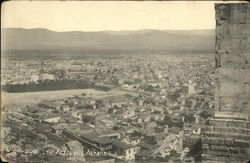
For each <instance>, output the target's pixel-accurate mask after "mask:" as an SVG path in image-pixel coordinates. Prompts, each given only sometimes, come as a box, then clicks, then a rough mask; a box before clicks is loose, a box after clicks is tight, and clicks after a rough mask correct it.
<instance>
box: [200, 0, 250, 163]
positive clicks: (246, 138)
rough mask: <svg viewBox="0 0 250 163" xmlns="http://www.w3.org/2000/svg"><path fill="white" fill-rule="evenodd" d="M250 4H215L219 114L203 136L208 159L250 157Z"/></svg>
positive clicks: (206, 158)
mask: <svg viewBox="0 0 250 163" xmlns="http://www.w3.org/2000/svg"><path fill="white" fill-rule="evenodd" d="M249 6H250V5H249V4H215V11H216V50H215V53H216V54H215V67H216V71H215V87H216V91H215V104H216V106H215V114H214V117H213V118H211V119H210V121H209V123H208V126H206V127H205V129H204V133H203V138H202V159H203V161H204V162H206V161H207V162H212V161H214V162H246V161H247V160H248V159H249V158H250V154H249V152H250V120H249V110H250V105H249V104H250V86H249V81H250V71H249V69H250V63H249V62H250V58H249V57H250V39H249V34H250V7H249Z"/></svg>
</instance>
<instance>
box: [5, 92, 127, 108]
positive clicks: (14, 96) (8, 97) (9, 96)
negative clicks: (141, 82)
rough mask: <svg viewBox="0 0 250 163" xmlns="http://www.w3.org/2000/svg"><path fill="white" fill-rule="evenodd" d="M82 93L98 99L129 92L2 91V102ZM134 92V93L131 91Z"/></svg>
mask: <svg viewBox="0 0 250 163" xmlns="http://www.w3.org/2000/svg"><path fill="white" fill-rule="evenodd" d="M81 93H86V94H87V95H89V94H92V96H93V97H94V98H96V99H98V98H102V97H107V96H115V95H123V94H127V93H128V92H125V91H122V90H112V91H108V92H104V91H99V90H94V89H73V90H57V91H42V92H25V93H7V92H2V104H3V105H4V106H6V107H11V106H12V107H13V106H16V105H18V106H23V105H26V104H34V103H38V102H40V101H42V100H56V99H62V98H66V97H71V96H73V95H80V94H81ZM129 94H132V93H129Z"/></svg>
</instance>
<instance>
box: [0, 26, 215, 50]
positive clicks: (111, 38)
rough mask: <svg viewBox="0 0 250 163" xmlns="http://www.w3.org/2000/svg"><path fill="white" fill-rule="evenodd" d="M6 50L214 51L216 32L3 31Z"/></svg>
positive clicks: (3, 42) (20, 29) (5, 29)
mask: <svg viewBox="0 0 250 163" xmlns="http://www.w3.org/2000/svg"><path fill="white" fill-rule="evenodd" d="M1 33H2V34H1V35H2V36H1V39H2V49H4V50H57V49H67V48H69V49H98V50H105V49H111V50H166V51H185V50H187V51H208V52H213V51H214V45H215V31H214V30H180V31H178V30H163V31H161V30H153V29H152V30H151V29H148V30H136V31H100V32H81V31H72V32H55V31H51V30H47V29H40V28H37V29H23V28H3V29H1Z"/></svg>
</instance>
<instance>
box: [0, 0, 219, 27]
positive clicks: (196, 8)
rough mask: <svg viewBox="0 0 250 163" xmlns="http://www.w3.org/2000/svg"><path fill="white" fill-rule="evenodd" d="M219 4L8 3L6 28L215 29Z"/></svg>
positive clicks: (4, 5) (3, 6)
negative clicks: (216, 8) (215, 8)
mask: <svg viewBox="0 0 250 163" xmlns="http://www.w3.org/2000/svg"><path fill="white" fill-rule="evenodd" d="M214 3H215V2H202V1H200V2H183V1H182V2H171V1H168V2H166V1H165V2H162V1H161V2H156V1H155V2H152V1H147V2H145V1H144V2H124V1H120V2H118V1H113V2H112V1H110V2H100V1H99V2H96V1H87V2H86V1H85V2H81V1H74V2H72V1H68V2H65V1H61V2H60V1H59V2H56V1H51V2H48V1H47V2H42V1H37V2H34V1H26V2H24V1H7V2H5V3H3V5H2V10H1V12H2V14H1V16H2V19H1V20H2V27H4V28H6V27H12V28H13V27H14V28H19V27H21V28H47V29H50V30H54V31H76V30H77V31H101V30H137V29H159V30H166V29H170V30H171V29H175V30H183V29H184V30H186V29H214V28H215V11H214Z"/></svg>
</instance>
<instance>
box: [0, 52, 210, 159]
mask: <svg viewBox="0 0 250 163" xmlns="http://www.w3.org/2000/svg"><path fill="white" fill-rule="evenodd" d="M17 58H18V57H17ZM212 61H213V55H211V54H200V55H197V54H196V55H191V54H189V55H187V56H186V57H178V56H175V55H147V56H145V55H136V56H135V55H129V54H126V55H119V56H118V57H117V58H112V57H102V56H99V57H98V58H97V57H88V58H87V59H67V60H57V59H54V60H53V59H40V58H38V59H27V60H24V61H23V60H18V59H16V60H8V61H5V62H3V63H4V65H3V67H4V70H3V71H2V72H3V73H2V81H3V83H6V84H8V85H12V87H9V91H10V92H11V91H12V92H15V87H13V85H18V86H19V87H20V88H22V87H21V86H23V85H25V87H31V86H32V85H40V86H41V87H42V86H43V85H44V87H49V85H51V84H52V85H53V83H54V82H57V83H60V81H67V82H69V81H85V82H86V83H85V84H86V88H85V89H81V91H80V92H79V91H78V92H77V93H75V94H72V95H71V96H69V97H66V98H63V97H62V98H60V95H59V97H58V98H57V99H53V100H51V99H49V98H48V99H37V98H34V99H33V102H31V103H30V104H28V103H25V105H22V104H20V105H18V104H16V105H14V106H13V105H9V106H8V105H6V106H5V107H4V111H5V112H4V114H5V116H4V119H3V122H4V123H3V129H4V130H3V131H4V134H5V136H6V138H4V145H5V146H6V149H5V150H4V152H5V153H6V157H8V158H10V159H17V158H18V160H19V161H20V160H23V161H25V160H34V159H37V161H38V160H41V159H44V161H49V160H53V159H56V160H57V159H59V160H69V159H72V160H75V161H77V160H78V159H79V160H80V161H83V160H86V161H97V160H112V159H113V160H121V161H131V160H133V161H143V160H144V161H145V160H147V161H149V160H151V161H166V162H167V161H169V160H173V161H175V162H176V161H182V162H194V161H199V160H200V159H201V158H200V154H201V153H200V152H201V134H202V131H201V128H202V126H203V125H204V124H205V123H206V119H207V118H208V117H210V116H211V115H212V113H213V107H214V95H213V94H214V93H213V91H214V81H213V76H214V63H213V62H212ZM5 64H6V65H5ZM12 74H16V75H15V76H13V75H12ZM6 84H5V85H6ZM62 87H63V86H62ZM62 87H58V89H60V90H62V89H63V88H62ZM37 89H39V88H38V87H37ZM77 90H78V89H77ZM18 91H20V89H19V90H18ZM61 93H64V92H63V91H62V92H61ZM66 93H67V90H66V91H65V94H66ZM9 94H11V93H9ZM14 94H15V93H14ZM17 94H18V93H17ZM24 94H25V93H24ZM10 96H11V95H10ZM27 98H32V97H29V96H27ZM17 133H21V134H18V135H16V134H17ZM17 136H18V137H17ZM32 142H33V143H32ZM81 143H82V144H84V145H82V144H81ZM5 146H4V147H5ZM70 146H72V148H71V147H70ZM93 149H94V150H95V152H93ZM26 150H27V151H26ZM75 151H78V153H77V152H76V153H74V152H75ZM81 151H82V153H81ZM79 152H80V153H79ZM51 153H52V154H51ZM79 154H84V155H79ZM96 155H98V157H97V156H96Z"/></svg>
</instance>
